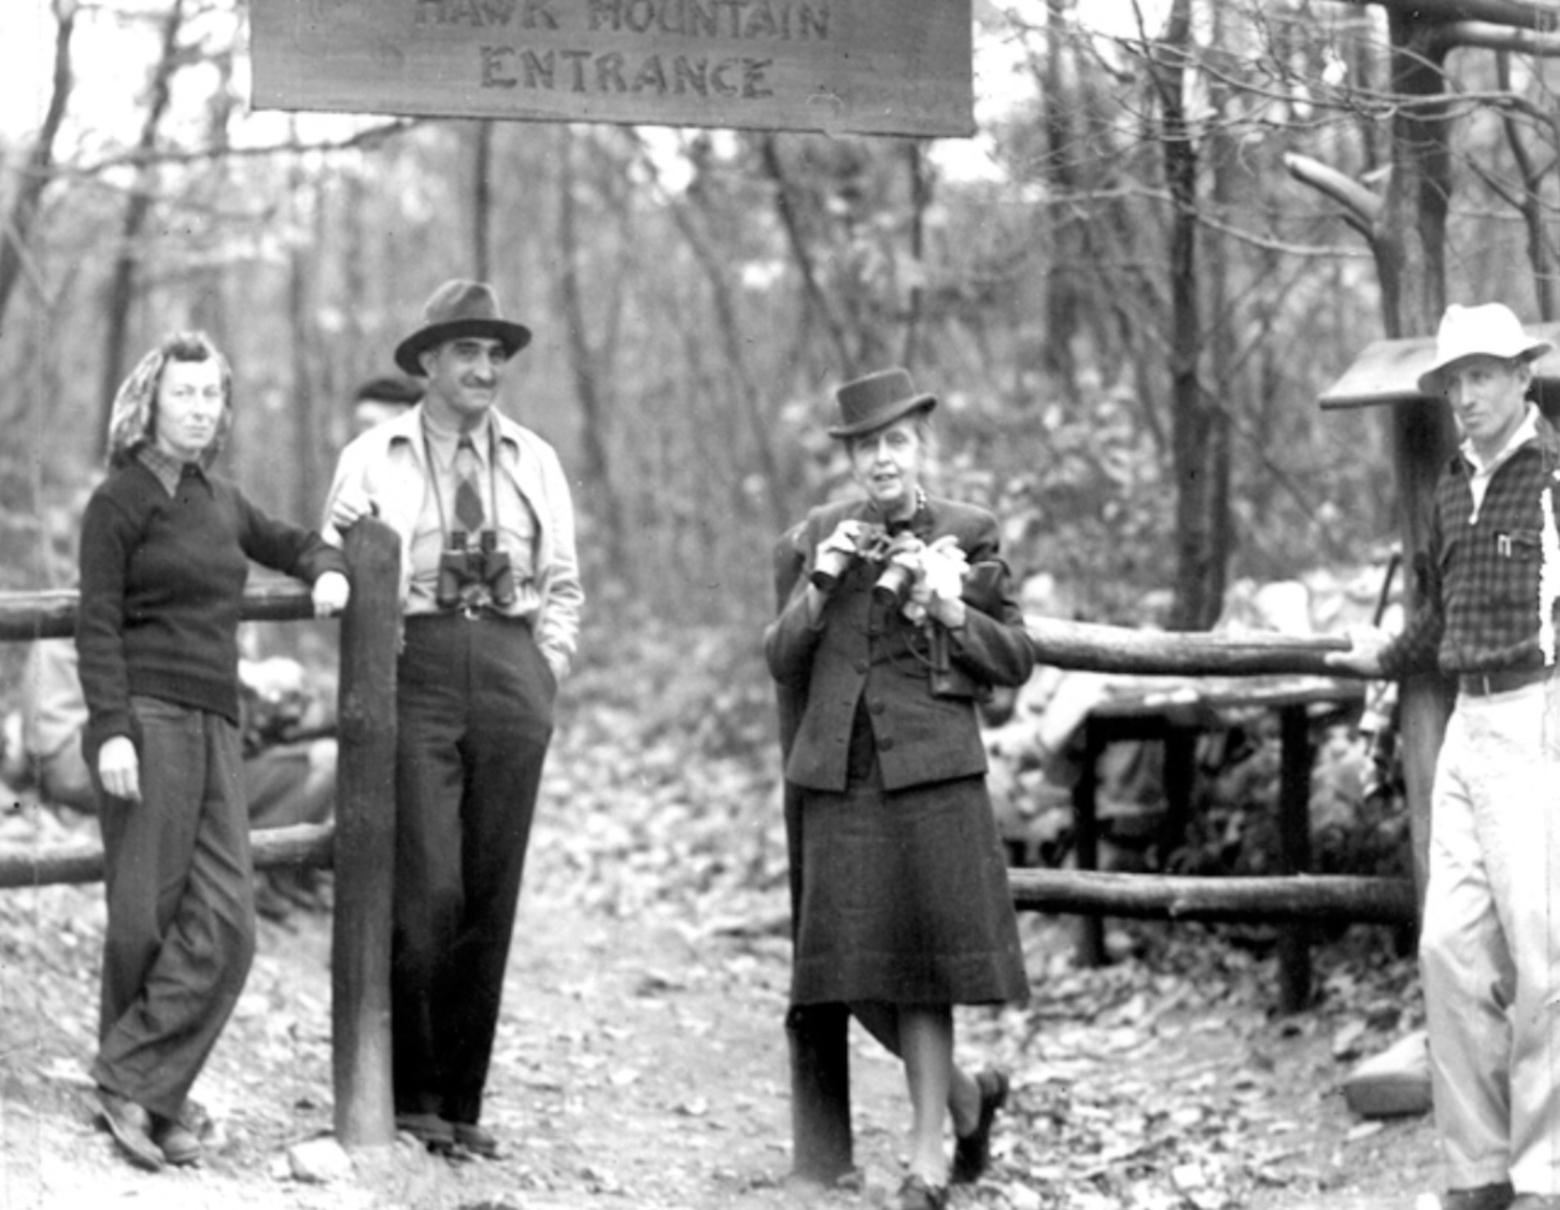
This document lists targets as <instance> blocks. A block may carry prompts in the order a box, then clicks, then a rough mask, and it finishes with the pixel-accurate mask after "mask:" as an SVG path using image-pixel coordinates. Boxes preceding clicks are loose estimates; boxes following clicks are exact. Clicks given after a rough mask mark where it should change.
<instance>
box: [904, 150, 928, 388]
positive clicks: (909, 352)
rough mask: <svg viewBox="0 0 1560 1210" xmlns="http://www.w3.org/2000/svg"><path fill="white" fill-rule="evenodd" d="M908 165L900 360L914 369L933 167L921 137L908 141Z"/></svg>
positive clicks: (918, 333) (922, 292) (919, 332)
mask: <svg viewBox="0 0 1560 1210" xmlns="http://www.w3.org/2000/svg"><path fill="white" fill-rule="evenodd" d="M905 167H906V170H907V173H908V175H909V178H910V272H911V274H912V275H913V276H912V278H911V282H910V300H909V306H908V308H907V313H906V316H905V342H904V346H903V348H902V350H901V352H900V355H899V361H900V364H901V365H903V366H904V367H905V368H906V369H912V370H913V369H914V368H915V359H916V353H917V352H918V349H917V347H916V342H917V340H918V339H919V337H920V334H921V310H922V307H923V306H924V303H925V295H926V290H925V285H924V283H925V281H926V211H927V209H928V208H929V207H930V206H931V204H932V180H931V170H930V169H929V168H928V167H927V165H926V154H925V148H924V147H923V146H922V144H921V142H920V140H918V139H911V140H910V141H909V142H907V143H906V144H905Z"/></svg>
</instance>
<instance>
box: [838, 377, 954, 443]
mask: <svg viewBox="0 0 1560 1210" xmlns="http://www.w3.org/2000/svg"><path fill="white" fill-rule="evenodd" d="M834 398H835V400H836V402H838V403H839V405H840V423H839V424H836V425H833V426H831V427H830V429H829V436H831V437H859V436H861V435H862V434H863V433H870V432H873V431H874V430H876V429H880V428H882V427H883V426H884V425H888V424H893V423H894V421H896V420H898V419H899V418H900V417H902V416H908V415H909V414H910V413H911V412H919V411H928V412H929V411H931V410H932V409H933V408H934V407H936V406H937V398H936V396H934V395H928V394H925V393H924V392H920V391H917V390H916V389H915V385H914V384H913V383H912V382H911V381H910V375H909V374H908V373H907V372H906V371H904V370H901V369H898V368H895V369H891V370H879V371H877V373H875V374H868V375H866V377H864V378H857V379H855V380H854V381H852V382H847V383H846V384H845V385H844V386H842V387H840V388H839V389H838V390H836V391H835V392H834Z"/></svg>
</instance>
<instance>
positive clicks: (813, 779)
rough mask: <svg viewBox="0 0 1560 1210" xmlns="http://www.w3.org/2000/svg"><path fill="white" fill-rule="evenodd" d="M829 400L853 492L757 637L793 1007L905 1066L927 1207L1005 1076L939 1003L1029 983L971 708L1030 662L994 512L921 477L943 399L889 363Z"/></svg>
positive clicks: (915, 1170)
mask: <svg viewBox="0 0 1560 1210" xmlns="http://www.w3.org/2000/svg"><path fill="white" fill-rule="evenodd" d="M838 400H839V405H840V410H841V413H842V418H843V423H841V424H840V425H838V426H836V427H834V428H832V429H830V433H831V434H832V435H833V436H835V437H839V438H842V439H843V440H844V441H845V443H846V449H847V451H848V453H849V455H850V462H851V469H852V472H853V474H854V476H855V478H856V481H857V483H858V484H859V485H860V486H861V487H862V488H863V489H864V491H865V498H864V499H858V500H852V501H845V502H842V503H837V504H828V505H824V506H822V507H820V508H816V509H814V510H813V511H812V512H811V513H809V514H808V516H807V518H806V520H805V521H803V522H802V523H801V525H799V526H798V527H796V529H794V530H793V531H792V534H791V537H790V541H791V543H792V546H793V547H794V550H793V552H792V553H793V556H794V563H795V566H796V569H797V571H798V576H797V581H796V585H795V588H794V590H793V591H792V592H791V594H790V597H789V600H788V602H787V603H786V605H785V606H784V607H783V609H782V610H781V613H780V616H779V617H778V618H777V619H776V620H775V621H774V623H772V624H771V625H770V627H769V629H768V630H767V631H766V633H765V635H764V651H765V655H766V657H767V659H768V662H769V668H770V671H771V672H772V673H773V675H774V677H775V678H776V680H778V681H779V682H780V684H781V686H782V688H783V691H784V695H785V696H784V698H783V704H784V705H785V707H786V713H787V715H788V717H791V718H794V719H795V720H796V729H795V734H794V736H793V737H791V739H790V742H789V746H788V747H789V750H788V754H787V759H786V769H785V773H786V780H787V781H788V782H789V783H790V784H791V785H792V786H793V787H795V788H796V790H797V792H798V793H799V795H800V812H799V819H800V828H799V830H800V838H799V839H800V843H799V844H796V845H794V846H793V852H796V853H798V854H799V855H800V866H801V868H800V871H799V874H800V877H799V880H798V879H796V878H795V877H794V875H795V874H796V871H793V883H795V882H798V881H799V893H798V894H797V896H796V902H797V920H796V954H795V964H794V971H793V978H792V986H791V1001H792V1003H793V1004H794V1005H813V1004H848V1005H849V1006H850V1008H851V1011H852V1013H853V1014H854V1015H855V1016H856V1017H857V1018H858V1019H859V1020H860V1021H861V1022H862V1024H863V1025H865V1026H866V1027H867V1029H868V1030H870V1031H871V1032H872V1034H873V1035H874V1036H875V1037H876V1038H878V1039H879V1040H880V1041H881V1042H882V1043H883V1044H884V1045H885V1046H887V1047H888V1048H889V1049H890V1050H891V1051H893V1052H894V1053H895V1054H896V1055H898V1056H899V1057H900V1058H901V1059H902V1060H903V1062H904V1065H905V1075H906V1079H907V1082H908V1085H909V1091H910V1102H911V1111H912V1126H911V1148H910V1162H909V1173H908V1175H907V1176H906V1179H905V1182H904V1185H903V1187H902V1189H901V1191H900V1204H901V1206H902V1207H903V1210H937V1208H940V1207H942V1206H944V1205H946V1204H947V1184H948V1182H949V1180H950V1179H951V1180H953V1181H972V1180H974V1179H976V1178H977V1177H979V1176H980V1174H981V1172H982V1171H983V1170H984V1169H985V1167H986V1164H987V1162H988V1160H989V1154H990V1152H989V1142H990V1134H991V1124H992V1119H993V1117H994V1116H995V1114H996V1112H997V1110H998V1109H999V1108H1000V1107H1001V1105H1002V1103H1003V1101H1004V1100H1005V1098H1006V1096H1007V1080H1006V1077H1005V1076H1003V1075H1002V1073H1001V1072H999V1071H995V1070H985V1071H982V1072H980V1073H979V1074H978V1075H971V1074H968V1073H966V1072H965V1071H963V1070H961V1069H960V1068H959V1067H957V1066H956V1065H955V1063H954V1059H953V1045H954V1029H953V1005H955V1004H996V1003H1003V1002H1013V1001H1021V1000H1023V999H1025V998H1026V997H1027V995H1028V983H1027V980H1026V978H1025V974H1024V967H1023V955H1022V953H1021V951H1020V949H1019V943H1018V930H1017V923H1016V920H1015V917H1014V914H1013V904H1012V901H1011V899H1010V898H1009V892H1008V886H1007V872H1006V865H1005V862H1004V859H1003V855H1002V850H1001V846H1000V845H999V843H998V840H997V833H996V824H995V821H994V818H993V816H992V811H991V802H990V799H989V798H988V796H987V793H986V782H985V772H986V755H985V749H984V746H983V745H982V743H981V737H980V730H979V725H978V721H977V718H976V712H975V700H976V698H977V697H978V696H979V695H980V694H981V693H982V692H983V691H984V690H985V688H986V687H988V686H991V685H1021V684H1023V682H1024V681H1025V680H1026V679H1027V678H1028V676H1029V673H1030V671H1031V669H1032V668H1033V666H1034V652H1033V649H1032V648H1031V646H1030V643H1029V639H1028V636H1027V635H1026V633H1025V631H1024V627H1023V618H1022V615H1021V614H1020V613H1019V610H1018V607H1017V605H1016V604H1015V603H1014V601H1013V599H1012V597H1011V595H1010V593H1009V590H1008V583H1007V572H1006V568H1005V567H1004V565H1003V564H1002V562H1001V561H1000V560H999V559H998V557H997V542H998V535H997V523H996V519H995V518H994V517H993V516H992V515H991V514H990V513H988V512H986V511H985V510H984V509H980V508H975V507H973V506H971V505H967V504H959V503H956V502H954V501H951V500H943V499H938V498H936V497H933V496H928V495H927V494H926V492H925V490H924V489H923V488H922V486H921V482H920V480H921V473H922V470H923V465H924V462H925V460H926V455H927V446H928V439H929V435H930V430H929V421H928V414H929V413H930V412H931V410H932V408H933V407H934V406H935V404H936V400H935V399H934V398H933V397H932V396H930V395H922V394H917V393H916V391H915V390H914V388H913V387H912V385H911V382H910V377H909V375H907V374H906V373H905V372H904V371H902V370H889V371H884V372H882V373H878V374H873V375H869V376H868V377H866V378H863V379H860V380H858V381H856V382H853V383H849V384H847V385H845V386H843V387H841V388H840V390H839V392H838ZM896 578H897V580H898V586H897V588H896V587H895V586H894V584H893V581H894V580H895V579H896ZM885 581H888V582H887V583H885ZM794 839H795V838H794V837H793V840H794ZM950 1111H951V1115H952V1119H953V1126H954V1133H955V1139H956V1145H955V1150H954V1160H953V1166H952V1169H951V1170H950V1169H949V1167H948V1165H947V1161H946V1158H945V1153H944V1150H943V1130H944V1125H945V1123H946V1121H947V1118H948V1116H949V1113H950Z"/></svg>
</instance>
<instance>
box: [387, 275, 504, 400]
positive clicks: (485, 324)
mask: <svg viewBox="0 0 1560 1210" xmlns="http://www.w3.org/2000/svg"><path fill="white" fill-rule="evenodd" d="M462 336H485V337H488V338H489V339H491V340H496V341H498V342H499V343H500V344H502V345H503V346H504V351H505V352H506V353H507V354H508V355H509V356H510V357H513V356H514V355H515V354H516V353H518V352H519V351H520V350H521V349H523V348H525V346H526V345H528V344H530V343H531V330H530V329H529V328H527V327H525V326H523V325H521V324H517V323H512V322H510V321H509V320H507V319H504V318H503V317H502V316H501V315H500V314H499V312H498V295H496V294H494V293H493V287H492V286H490V285H488V284H487V283H486V282H480V281H461V280H458V279H457V280H455V281H447V282H445V283H444V284H443V285H442V286H440V287H439V288H438V289H437V290H435V291H434V292H433V294H432V295H431V296H430V297H429V299H428V302H427V304H426V305H425V306H424V307H423V326H422V327H420V328H418V329H417V331H415V332H413V333H412V334H411V335H410V336H408V337H407V338H406V339H405V340H403V341H402V342H401V343H400V344H398V345H397V346H396V348H395V364H396V365H398V366H400V367H401V368H402V369H403V370H405V371H406V372H407V373H408V374H414V375H416V376H417V377H419V378H421V377H423V368H422V362H421V361H420V360H419V358H420V357H421V355H422V354H423V353H425V352H427V351H428V350H429V349H431V348H433V347H434V346H435V345H439V344H443V343H444V342H445V341H446V340H458V339H459V338H461V337H462Z"/></svg>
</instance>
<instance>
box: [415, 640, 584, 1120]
mask: <svg viewBox="0 0 1560 1210" xmlns="http://www.w3.org/2000/svg"><path fill="white" fill-rule="evenodd" d="M555 692H556V683H555V681H554V679H553V675H552V672H551V670H550V669H549V668H548V666H547V662H546V660H545V659H543V657H542V655H541V652H540V651H539V650H538V649H537V646H536V642H535V640H534V639H533V637H532V635H531V629H530V627H529V626H528V625H525V624H524V623H521V622H516V621H509V620H503V619H497V618H491V617H477V618H469V619H468V618H466V617H464V616H463V615H461V614H440V615H437V616H432V617H416V616H413V617H409V618H407V619H406V645H405V648H404V649H403V651H402V653H401V658H400V663H399V667H398V671H397V683H396V693H397V708H396V709H397V714H396V719H397V727H398V728H399V731H398V735H397V754H396V853H395V905H394V931H393V943H392V967H391V996H392V999H391V1013H392V1031H393V1037H394V1079H395V1105H396V1112H398V1113H436V1114H439V1115H440V1116H442V1117H444V1118H446V1119H448V1120H449V1121H452V1122H476V1121H477V1120H478V1118H479V1117H480V1116H481V1112H482V1090H483V1086H484V1084H485V1083H486V1081H487V1072H488V1063H489V1060H490V1058H491V1056H492V1052H493V1033H494V1030H495V1028H496V1027H497V1024H498V1011H499V1003H500V999H501V996H502V992H503V983H504V967H505V964H506V962H507V960H508V956H509V940H510V934H511V932H512V931H513V927H514V919H515V904H516V902H517V900H518V898H519V894H520V878H521V874H522V873H523V871H524V868H525V853H526V845H527V843H528V842H529V840H530V836H531V818H532V815H533V813H534V810H535V806H536V792H537V787H538V786H539V784H540V782H541V775H542V762H543V759H544V757H545V756H546V754H547V744H548V741H549V740H550V739H551V737H552V719H553V714H552V703H553V695H554V693H555Z"/></svg>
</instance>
